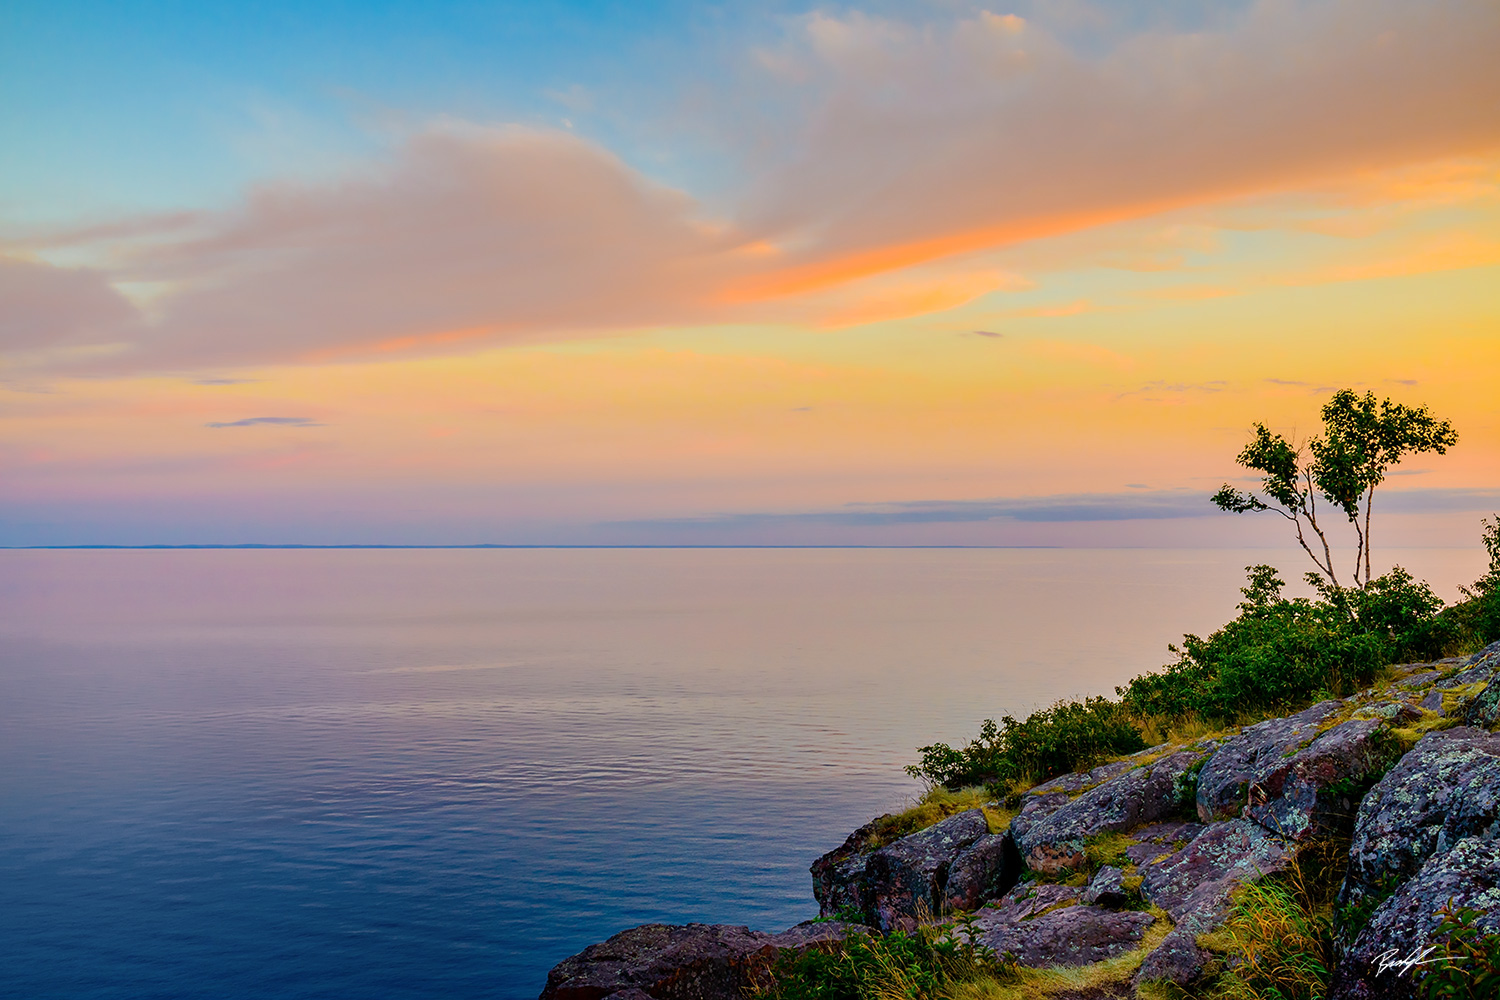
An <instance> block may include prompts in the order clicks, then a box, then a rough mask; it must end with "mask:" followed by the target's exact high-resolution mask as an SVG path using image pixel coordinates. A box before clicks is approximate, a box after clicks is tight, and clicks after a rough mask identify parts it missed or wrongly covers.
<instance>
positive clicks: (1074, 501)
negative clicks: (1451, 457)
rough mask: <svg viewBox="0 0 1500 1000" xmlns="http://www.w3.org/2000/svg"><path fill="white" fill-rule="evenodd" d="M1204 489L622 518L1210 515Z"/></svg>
mask: <svg viewBox="0 0 1500 1000" xmlns="http://www.w3.org/2000/svg"><path fill="white" fill-rule="evenodd" d="M1208 497H1209V494H1207V493H1199V492H1197V491H1192V490H1156V491H1151V492H1145V493H1140V492H1131V493H1068V494H1055V495H1052V496H1042V497H1010V498H1007V497H994V498H990V499H983V500H910V501H904V502H896V503H851V504H845V505H843V506H841V507H835V508H832V509H827V510H812V511H798V512H791V513H782V512H776V513H772V512H767V513H737V514H714V515H708V516H704V517H685V518H669V519H661V520H651V521H631V522H622V524H628V525H629V526H632V527H656V528H663V527H672V528H686V529H693V528H745V527H768V526H775V525H792V524H810V525H842V526H859V525H893V524H934V523H952V522H976V521H998V520H1010V521H1028V522H1069V521H1129V520H1159V519H1162V518H1178V517H1210V516H1214V515H1216V514H1219V513H1221V512H1220V511H1219V510H1218V509H1217V508H1215V507H1214V506H1213V504H1211V503H1210V502H1209V499H1208Z"/></svg>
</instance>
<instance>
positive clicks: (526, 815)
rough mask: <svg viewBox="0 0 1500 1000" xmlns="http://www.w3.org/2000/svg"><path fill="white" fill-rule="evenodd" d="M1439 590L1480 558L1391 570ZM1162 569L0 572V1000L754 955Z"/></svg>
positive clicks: (1101, 555)
mask: <svg viewBox="0 0 1500 1000" xmlns="http://www.w3.org/2000/svg"><path fill="white" fill-rule="evenodd" d="M1387 555H1388V557H1391V558H1394V559H1396V560H1398V561H1400V562H1402V563H1403V564H1404V565H1407V566H1408V567H1409V568H1411V569H1412V570H1413V571H1414V572H1416V573H1417V575H1419V576H1426V577H1427V578H1429V579H1431V580H1433V581H1434V583H1441V584H1443V586H1441V587H1440V588H1439V589H1440V591H1441V592H1442V593H1443V594H1444V596H1445V597H1450V598H1451V597H1452V596H1453V594H1454V587H1453V585H1454V584H1456V583H1458V582H1462V581H1468V580H1472V579H1474V578H1475V577H1477V576H1478V575H1479V574H1480V573H1481V572H1482V570H1483V568H1484V556H1483V553H1482V552H1470V551H1453V550H1416V551H1409V552H1401V553H1387ZM1265 561H1273V562H1279V564H1280V565H1282V566H1283V567H1284V569H1285V574H1284V575H1289V576H1290V575H1295V574H1300V573H1301V572H1302V569H1303V567H1302V566H1301V565H1300V564H1299V563H1298V562H1297V561H1296V560H1295V559H1294V558H1292V556H1290V555H1285V554H1283V553H1267V552H1221V551H1218V552H1216V551H1202V550H1196V551H1154V550H1145V551H1143V550H1102V551H1086V550H974V549H968V550H964V549H958V550H954V549H947V550H911V549H900V550H889V549H887V550H832V549H825V550H803V549H780V550H757V549H730V550H467V551H431V550H427V551H370V550H356V551H321V550H309V551H286V550H270V551H244V550H236V551H60V552H29V551H0V765H3V767H0V996H15V997H26V998H33V1000H42V998H53V997H69V998H78V997H100V998H102V997H108V998H125V997H132V998H134V997H209V996H212V997H295V998H313V997H320V998H321V997H329V998H332V997H339V998H409V997H410V998H415V997H442V998H447V1000H462V998H470V997H500V998H511V997H517V998H530V997H534V996H536V994H537V992H538V991H539V990H540V989H541V986H542V983H543V981H544V979H545V976H546V972H547V970H548V969H549V968H550V967H551V966H552V965H553V964H555V963H556V962H557V961H559V960H560V959H562V958H564V957H566V956H568V955H570V954H572V953H573V952H576V951H578V950H579V949H580V948H582V947H583V946H585V945H587V944H589V943H591V942H593V941H597V940H601V939H602V938H604V937H606V936H608V935H609V934H612V933H614V932H615V931H618V930H621V929H623V928H625V927H629V926H633V925H635V924H638V923H644V922H647V921H667V922H687V921H694V920H697V921H705V922H731V923H744V924H748V925H750V926H751V927H754V928H758V929H764V930H780V929H782V928H784V927H787V926H790V925H791V924H793V923H796V922H798V921H800V920H804V919H807V918H808V917H811V916H813V915H814V914H815V912H816V908H815V906H814V904H813V901H812V893H811V879H810V877H809V875H808V873H807V866H808V864H809V863H810V862H811V861H812V859H813V858H814V857H816V856H817V855H818V854H820V853H822V852H823V851H826V850H829V849H831V848H833V847H835V846H837V844H838V843H839V842H841V841H842V839H843V837H844V835H845V834H846V833H847V832H848V831H849V830H850V829H852V828H853V827H854V826H856V825H858V824H859V823H861V822H863V821H864V820H866V819H868V818H869V817H870V816H872V815H874V814H876V813H878V812H881V811H885V810H888V809H891V808H896V807H899V806H902V805H904V804H905V803H906V802H907V801H908V800H909V799H910V798H911V797H912V796H913V795H914V794H915V793H916V792H917V791H919V788H918V787H917V786H916V784H915V783H914V782H912V781H911V780H910V779H908V778H906V777H905V776H904V775H903V773H902V771H901V768H902V766H903V765H905V764H908V763H911V762H912V761H913V760H914V759H915V756H916V754H915V750H914V748H915V747H917V746H919V745H922V744H926V743H931V742H934V741H936V740H943V741H946V742H959V741H962V740H964V739H966V738H967V737H969V736H970V735H972V734H973V733H974V731H975V730H976V729H977V726H978V723H979V721H980V720H981V719H982V718H984V717H986V716H999V715H1001V714H1004V713H1013V714H1019V713H1024V712H1026V711H1029V710H1030V709H1032V708H1035V707H1037V706H1039V705H1042V704H1046V703H1050V702H1051V701H1053V700H1054V699H1057V698H1060V697H1066V696H1076V695H1084V694H1090V693H1109V692H1111V691H1112V690H1113V688H1114V686H1115V685H1116V684H1118V683H1122V682H1124V681H1126V680H1128V679H1129V678H1130V677H1132V676H1134V675H1135V674H1137V673H1140V672H1141V671H1143V670H1146V669H1150V668H1153V667H1156V666H1158V665H1160V664H1161V663H1162V662H1164V661H1165V660H1166V659H1167V658H1168V657H1167V654H1166V650H1165V646H1166V643H1167V642H1169V641H1172V640H1175V639H1177V638H1178V637H1180V635H1181V633H1182V632H1183V631H1200V632H1207V631H1208V630H1211V629H1212V628H1213V627H1215V626H1216V625H1218V624H1221V623H1222V622H1223V621H1224V620H1226V619H1227V618H1228V617H1229V616H1230V615H1231V614H1232V611H1233V605H1234V603H1235V601H1236V600H1237V599H1238V593H1237V590H1236V588H1237V587H1238V586H1239V585H1240V583H1241V582H1242V581H1243V570H1242V567H1244V566H1245V565H1246V564H1248V563H1253V562H1265Z"/></svg>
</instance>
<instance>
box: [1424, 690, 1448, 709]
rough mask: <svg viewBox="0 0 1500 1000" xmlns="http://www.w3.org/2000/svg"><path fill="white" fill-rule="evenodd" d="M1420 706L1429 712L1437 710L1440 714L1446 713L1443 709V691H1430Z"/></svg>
mask: <svg viewBox="0 0 1500 1000" xmlns="http://www.w3.org/2000/svg"><path fill="white" fill-rule="evenodd" d="M1420 707H1421V708H1422V709H1423V710H1425V711H1428V712H1436V713H1437V714H1438V715H1443V714H1445V713H1444V711H1443V692H1441V691H1430V692H1428V693H1427V695H1426V696H1425V697H1424V698H1423V699H1422V701H1421V702H1420Z"/></svg>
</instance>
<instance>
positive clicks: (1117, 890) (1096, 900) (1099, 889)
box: [1083, 865, 1126, 909]
mask: <svg viewBox="0 0 1500 1000" xmlns="http://www.w3.org/2000/svg"><path fill="white" fill-rule="evenodd" d="M1083 901H1084V902H1085V903H1088V904H1089V905H1090V906H1107V907H1109V908H1110V909H1115V908H1116V907H1120V906H1124V905H1125V902H1126V895H1125V872H1124V871H1122V870H1121V869H1119V868H1116V867H1115V866H1114V865H1104V866H1103V867H1101V868H1100V869H1099V870H1098V871H1097V872H1095V873H1094V877H1093V878H1092V879H1091V880H1090V881H1089V884H1088V887H1087V888H1086V889H1084V890H1083Z"/></svg>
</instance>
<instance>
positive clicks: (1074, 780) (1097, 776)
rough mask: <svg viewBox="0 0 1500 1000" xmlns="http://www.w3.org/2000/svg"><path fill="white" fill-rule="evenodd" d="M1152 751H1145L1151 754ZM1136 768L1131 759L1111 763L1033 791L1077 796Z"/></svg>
mask: <svg viewBox="0 0 1500 1000" xmlns="http://www.w3.org/2000/svg"><path fill="white" fill-rule="evenodd" d="M1150 752H1151V751H1149V750H1147V751H1143V753H1150ZM1132 767H1135V762H1133V761H1132V760H1130V759H1129V758H1127V759H1125V760H1116V761H1111V762H1110V763H1108V764H1100V765H1099V766H1098V767H1095V768H1090V769H1089V770H1087V771H1078V772H1075V773H1073V774H1064V775H1060V776H1058V777H1056V778H1053V779H1052V780H1051V781H1044V782H1042V783H1041V784H1040V785H1037V786H1036V787H1034V788H1032V789H1031V792H1030V794H1032V795H1051V794H1053V793H1055V792H1064V793H1066V794H1068V795H1077V794H1078V793H1079V792H1082V791H1086V790H1087V789H1090V788H1093V787H1094V786H1095V785H1099V784H1103V783H1104V782H1106V781H1108V780H1109V779H1110V778H1113V777H1116V776H1117V775H1121V774H1124V773H1125V772H1126V771H1128V770H1130V769H1131V768H1132Z"/></svg>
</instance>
